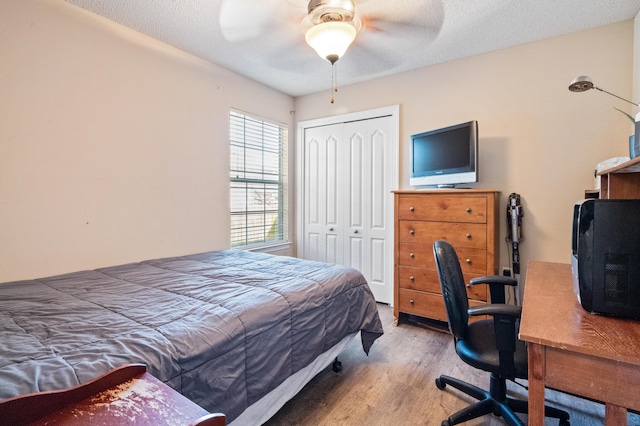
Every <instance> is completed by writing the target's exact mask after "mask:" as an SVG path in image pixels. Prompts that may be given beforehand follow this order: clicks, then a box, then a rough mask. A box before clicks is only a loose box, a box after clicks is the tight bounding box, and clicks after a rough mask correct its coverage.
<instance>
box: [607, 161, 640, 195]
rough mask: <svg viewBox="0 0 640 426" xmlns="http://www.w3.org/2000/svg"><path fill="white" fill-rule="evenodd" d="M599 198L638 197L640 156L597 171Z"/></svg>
mask: <svg viewBox="0 0 640 426" xmlns="http://www.w3.org/2000/svg"><path fill="white" fill-rule="evenodd" d="M598 176H600V198H609V199H637V198H640V157H636V158H634V159H633V160H629V161H626V162H624V163H622V164H618V165H617V166H615V167H611V168H609V169H606V170H602V171H600V172H598Z"/></svg>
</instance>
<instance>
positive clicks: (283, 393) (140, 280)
mask: <svg viewBox="0 0 640 426" xmlns="http://www.w3.org/2000/svg"><path fill="white" fill-rule="evenodd" d="M382 333H383V330H382V324H381V322H380V318H379V316H378V311H377V307H376V302H375V300H374V298H373V295H372V294H371V290H370V289H369V287H368V285H367V282H366V280H365V279H364V278H363V276H362V275H361V274H360V273H359V272H358V271H356V270H354V269H352V268H349V267H346V266H339V265H334V264H326V263H320V262H313V261H307V260H301V259H296V258H291V257H285V256H272V255H267V254H260V253H252V252H247V251H241V250H225V251H214V252H207V253H201V254H194V255H189V256H181V257H172V258H163V259H155V260H149V261H144V262H139V263H132V264H127V265H120V266H113V267H108V268H101V269H96V270H91V271H81V272H75V273H71V274H65V275H60V276H55V277H49V278H42V279H36V280H26V281H16V282H12V283H5V284H0V400H3V399H7V398H11V397H14V396H18V395H24V394H27V393H32V392H40V391H48V390H57V389H64V388H68V387H71V386H75V385H77V384H79V383H83V382H86V381H89V380H92V379H94V378H96V377H98V376H100V375H102V374H104V373H107V372H108V371H110V370H112V369H114V368H116V367H119V366H122V365H126V364H131V363H144V364H146V366H147V371H149V373H151V374H152V375H153V376H155V377H157V378H158V379H160V380H161V381H163V382H164V383H166V384H167V385H169V386H171V387H172V388H174V389H176V390H177V391H178V392H180V393H182V394H183V395H185V396H186V397H187V398H189V399H191V400H192V401H194V402H196V403H197V404H199V405H200V406H202V407H203V408H205V409H206V410H208V411H210V412H223V413H224V414H225V415H226V416H227V422H231V424H234V423H237V424H260V423H262V422H264V421H266V420H267V419H268V418H269V417H271V416H272V415H273V414H275V412H276V411H277V410H278V409H279V408H280V407H281V406H282V405H284V403H286V401H287V400H288V399H290V398H291V397H292V396H293V395H295V393H296V392H297V391H298V390H299V389H301V388H302V387H303V386H304V384H305V383H307V382H308V381H309V380H310V379H311V378H313V376H314V375H315V374H317V373H318V372H319V371H320V370H322V369H324V368H326V367H327V366H328V365H329V364H330V363H331V361H332V360H333V359H334V358H335V357H336V356H337V355H338V354H339V352H340V351H342V350H343V349H344V348H345V347H346V345H348V344H349V343H350V342H351V341H352V340H353V338H354V337H355V336H356V335H359V336H360V339H361V342H362V347H363V350H364V352H365V353H367V354H368V352H369V350H370V348H371V346H372V344H373V343H374V341H375V340H376V339H377V338H378V337H380V336H381V335H382ZM234 420H235V422H234Z"/></svg>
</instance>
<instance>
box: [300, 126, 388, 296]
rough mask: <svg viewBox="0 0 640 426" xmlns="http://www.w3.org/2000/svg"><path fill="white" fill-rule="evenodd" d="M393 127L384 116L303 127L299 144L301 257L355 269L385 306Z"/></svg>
mask: <svg viewBox="0 0 640 426" xmlns="http://www.w3.org/2000/svg"><path fill="white" fill-rule="evenodd" d="M392 127H393V124H392V118H391V117H390V116H387V117H379V118H373V119H368V120H359V121H354V122H347V123H338V124H331V125H325V126H319V127H313V128H307V129H305V133H304V144H303V148H304V173H303V176H304V191H303V195H302V196H303V197H304V215H303V217H304V239H303V240H304V257H305V258H307V259H311V260H318V261H323V262H332V263H338V264H343V265H348V266H352V267H354V268H356V269H358V270H359V271H361V272H362V273H363V275H364V276H365V278H366V279H367V281H368V282H369V285H370V287H371V288H372V290H373V292H374V295H376V300H379V301H383V302H387V303H389V302H390V300H386V299H388V298H389V296H388V294H392V292H390V291H386V290H385V286H390V287H393V270H392V268H391V267H389V265H390V264H391V263H390V262H388V261H385V256H387V257H388V256H389V253H392V246H393V241H392V239H393V232H392V231H390V230H389V227H390V226H391V227H392V226H393V218H392V217H389V215H392V214H393V198H392V196H391V191H392V190H393V189H394V188H391V184H390V183H389V182H392V179H390V176H388V174H389V173H391V172H390V171H389V170H390V169H391V168H390V167H388V165H387V164H386V161H388V160H389V159H392V158H394V156H393V152H392V151H391V150H392V149H393V144H392V140H391V138H392V135H391V130H392ZM387 290H388V289H387Z"/></svg>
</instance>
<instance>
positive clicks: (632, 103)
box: [593, 86, 640, 106]
mask: <svg viewBox="0 0 640 426" xmlns="http://www.w3.org/2000/svg"><path fill="white" fill-rule="evenodd" d="M593 88H594V89H598V90H599V91H601V92H604V93H607V94H609V95H611V96H615V97H616V98H618V99H622V100H623V101H625V102H629V103H630V104H631V105H635V106H640V105H639V104H637V103H635V102H631V101H630V100H628V99H625V98H621V97H620V96H618V95H614V94H613V93H611V92H607V91H606V90H604V89H601V88H599V87H598V86H593Z"/></svg>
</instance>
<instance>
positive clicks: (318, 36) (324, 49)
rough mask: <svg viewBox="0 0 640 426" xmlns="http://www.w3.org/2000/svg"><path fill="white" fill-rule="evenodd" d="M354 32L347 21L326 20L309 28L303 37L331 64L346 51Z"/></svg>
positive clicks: (354, 36) (354, 35)
mask: <svg viewBox="0 0 640 426" xmlns="http://www.w3.org/2000/svg"><path fill="white" fill-rule="evenodd" d="M356 33H357V31H356V28H355V27H354V26H353V25H352V24H351V23H349V22H342V21H328V22H322V23H320V24H317V25H314V26H312V27H311V28H309V29H308V30H307V32H306V33H305V37H304V38H305V40H306V41H307V44H308V45H309V46H311V47H312V48H313V49H314V50H315V51H316V52H317V53H318V55H320V57H321V58H323V59H326V60H327V61H329V62H331V63H332V64H333V63H335V62H336V61H337V60H338V59H340V58H341V57H342V55H344V53H345V52H346V51H347V49H348V48H349V46H350V45H351V43H352V42H353V40H355V38H356Z"/></svg>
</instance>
